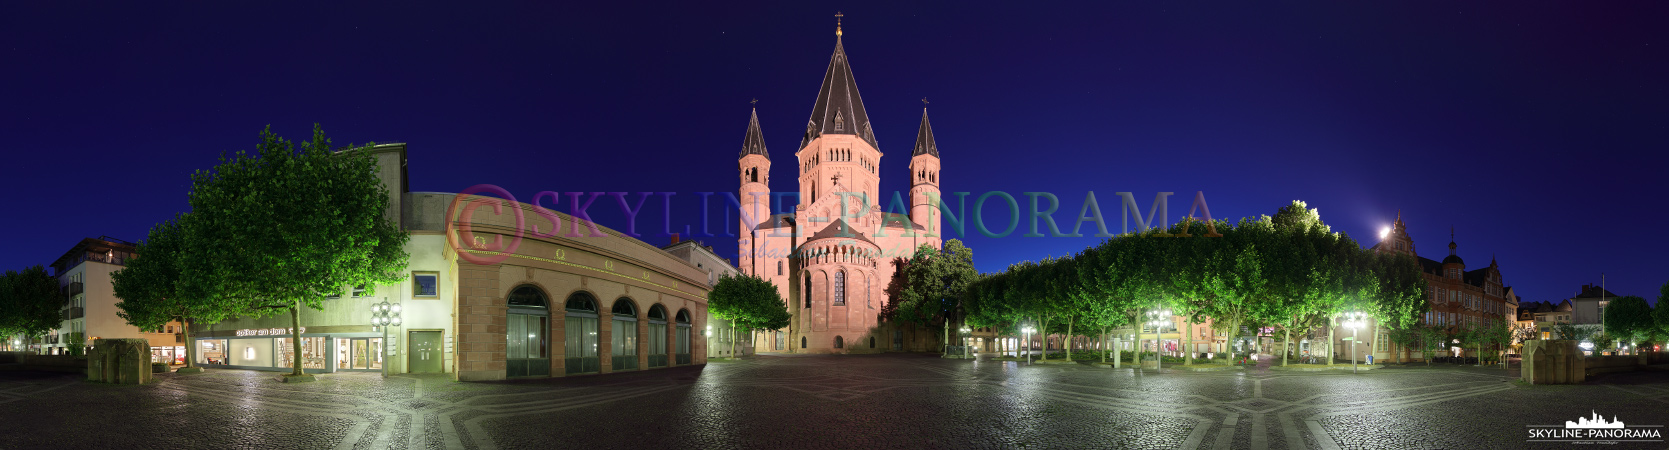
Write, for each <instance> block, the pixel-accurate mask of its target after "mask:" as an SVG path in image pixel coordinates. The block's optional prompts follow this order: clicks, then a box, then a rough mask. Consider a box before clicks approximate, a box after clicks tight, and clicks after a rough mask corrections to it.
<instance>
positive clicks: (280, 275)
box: [178, 126, 409, 376]
mask: <svg viewBox="0 0 1669 450" xmlns="http://www.w3.org/2000/svg"><path fill="white" fill-rule="evenodd" d="M375 171H376V161H375V159H374V158H373V157H372V156H371V154H370V152H369V146H366V147H358V148H349V149H345V150H341V151H336V150H334V149H332V148H331V144H330V140H329V139H328V138H326V137H325V134H324V131H322V130H320V129H319V128H318V127H317V126H314V129H313V140H312V141H308V142H303V143H301V144H300V145H299V146H297V145H295V144H293V143H291V142H290V141H288V140H285V139H282V138H280V137H278V136H277V135H274V134H272V132H271V131H270V130H262V131H261V142H260V145H259V146H258V147H257V148H256V151H255V152H254V154H249V153H245V152H241V151H240V152H238V153H236V154H235V155H233V156H232V157H231V158H230V159H228V158H226V157H224V156H223V157H221V160H220V164H219V165H216V166H215V167H214V168H213V169H211V170H206V171H198V172H197V173H195V174H193V175H192V176H191V181H192V186H191V192H190V196H189V199H190V203H191V214H190V216H189V219H188V220H186V221H185V222H184V224H183V225H184V235H185V237H186V238H185V242H184V248H185V254H186V257H184V258H180V259H179V261H180V262H181V263H182V264H181V273H182V274H183V275H182V277H181V281H180V286H179V288H180V290H179V294H178V295H179V296H181V297H186V298H196V299H211V300H209V301H211V302H212V303H214V304H216V305H218V306H220V307H221V308H223V311H224V312H225V313H226V314H228V315H229V316H257V317H259V316H265V315H270V314H274V313H278V312H284V311H288V312H289V314H290V323H291V329H290V335H291V336H300V334H298V333H297V331H299V328H300V327H301V308H303V307H306V308H313V309H323V302H324V298H325V297H326V296H328V295H335V294H338V293H340V292H342V290H343V289H344V287H346V286H364V287H365V288H366V290H367V292H368V293H370V294H374V293H375V289H376V286H377V285H379V284H392V283H397V282H399V281H401V280H403V279H405V267H406V261H407V259H408V257H409V256H408V255H407V254H406V251H405V244H406V241H407V240H408V239H409V236H407V234H406V232H405V231H404V230H402V229H401V228H400V227H399V226H397V224H396V222H395V221H396V220H397V218H389V217H385V211H386V210H387V209H388V202H389V196H390V194H389V191H388V188H387V187H385V186H384V185H383V184H382V181H381V180H379V179H378V178H377V176H376V172H375ZM368 295H369V294H368ZM291 342H292V343H293V344H294V346H295V348H294V352H295V353H294V354H296V355H300V354H301V340H300V339H291ZM292 359H293V362H294V364H293V367H292V369H293V371H292V376H299V375H301V374H302V370H301V364H302V361H301V358H292Z"/></svg>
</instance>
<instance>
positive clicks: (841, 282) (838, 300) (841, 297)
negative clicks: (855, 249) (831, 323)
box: [830, 270, 846, 305]
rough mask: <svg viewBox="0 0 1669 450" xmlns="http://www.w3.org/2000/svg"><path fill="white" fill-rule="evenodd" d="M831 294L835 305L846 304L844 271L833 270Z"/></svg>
mask: <svg viewBox="0 0 1669 450" xmlns="http://www.w3.org/2000/svg"><path fill="white" fill-rule="evenodd" d="M833 294H834V295H831V296H830V297H832V298H834V304H835V305H845V304H846V271H844V270H842V271H838V272H835V277H834V292H833Z"/></svg>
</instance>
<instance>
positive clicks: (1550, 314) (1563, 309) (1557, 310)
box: [1518, 300, 1571, 339]
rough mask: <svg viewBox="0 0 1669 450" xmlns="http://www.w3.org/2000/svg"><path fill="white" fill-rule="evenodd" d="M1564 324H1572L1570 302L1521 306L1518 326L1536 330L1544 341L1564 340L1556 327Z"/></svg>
mask: <svg viewBox="0 0 1669 450" xmlns="http://www.w3.org/2000/svg"><path fill="white" fill-rule="evenodd" d="M1562 323H1571V302H1570V300H1565V301H1561V302H1558V303H1553V302H1529V303H1524V304H1521V305H1519V309H1518V325H1519V326H1520V327H1524V326H1528V327H1531V328H1533V329H1535V330H1536V332H1537V333H1538V334H1539V335H1540V336H1541V338H1542V339H1562V338H1561V337H1560V336H1559V335H1558V334H1559V333H1558V330H1557V329H1555V327H1556V326H1557V325H1559V324H1562Z"/></svg>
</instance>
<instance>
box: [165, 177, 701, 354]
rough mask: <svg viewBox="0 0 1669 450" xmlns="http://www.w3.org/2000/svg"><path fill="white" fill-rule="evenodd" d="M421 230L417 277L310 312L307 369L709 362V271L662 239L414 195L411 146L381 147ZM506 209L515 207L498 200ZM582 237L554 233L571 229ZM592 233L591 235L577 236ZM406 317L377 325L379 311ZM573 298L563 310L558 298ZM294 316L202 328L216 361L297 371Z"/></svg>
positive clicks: (408, 214) (410, 217) (392, 212)
mask: <svg viewBox="0 0 1669 450" xmlns="http://www.w3.org/2000/svg"><path fill="white" fill-rule="evenodd" d="M373 153H374V154H375V156H376V158H377V160H378V166H379V177H381V178H382V180H383V182H384V184H385V185H386V186H387V187H388V188H389V192H390V193H391V194H392V195H394V196H395V197H396V198H393V199H391V201H390V204H389V210H388V211H386V215H387V217H389V219H390V220H395V221H397V222H398V223H399V224H400V225H401V226H402V227H403V228H405V229H406V230H407V231H408V232H409V233H410V234H411V240H410V241H409V242H408V243H407V247H406V251H407V252H408V253H410V255H411V258H410V261H409V265H408V268H407V269H408V272H407V275H408V278H407V280H406V281H405V282H403V283H400V284H396V285H389V286H377V287H376V288H375V289H374V290H360V289H355V288H353V287H349V286H345V287H343V291H342V294H341V295H340V296H339V297H336V298H330V299H328V300H326V301H325V302H324V304H325V308H324V310H322V311H314V310H308V309H304V310H303V311H302V314H301V325H302V330H301V336H300V337H301V338H302V344H303V345H302V347H303V349H302V352H301V353H302V354H301V355H299V357H300V358H301V360H302V364H303V367H304V369H305V370H307V371H308V372H342V371H387V372H390V373H425V372H427V373H448V374H451V376H452V378H453V379H455V380H460V381H475V380H502V379H506V378H528V377H550V376H565V375H574V374H589V373H611V372H619V371H627V370H643V369H654V368H661V367H671V366H684V365H699V364H705V363H706V355H705V352H704V350H705V342H704V341H703V340H702V339H700V335H699V331H696V330H701V329H703V327H705V326H706V325H707V321H706V318H707V310H706V297H707V293H708V290H709V284H708V281H707V279H708V278H707V277H708V275H707V274H706V273H705V272H703V271H702V270H700V269H699V268H697V267H695V265H694V264H691V263H689V262H686V261H684V260H682V259H679V258H678V257H676V256H673V255H672V254H669V253H667V252H665V251H662V250H661V249H659V248H656V247H655V246H653V245H650V244H648V243H645V242H643V241H639V240H637V239H633V238H631V237H627V236H625V235H622V234H621V233H619V232H617V231H614V230H611V229H608V228H606V227H602V226H600V225H596V224H592V223H589V222H585V221H582V220H579V219H576V218H574V217H572V216H569V215H566V214H562V213H556V212H552V211H549V210H545V209H543V208H535V207H533V206H532V205H529V204H525V203H519V202H510V201H505V200H500V199H497V198H490V197H477V196H468V195H461V194H453V193H428V192H410V191H409V189H407V186H408V184H407V181H406V170H405V168H406V149H405V145H404V144H388V145H381V146H378V147H376V148H374V149H373ZM495 207H502V209H498V210H495ZM559 225H560V226H562V227H564V228H568V229H569V230H575V231H576V232H575V233H572V234H567V233H551V234H546V233H544V232H541V231H540V230H546V231H549V230H557V229H559V228H557V227H558V226H559ZM579 230H584V231H585V232H584V233H580V232H577V231H579ZM384 302H387V303H388V304H389V305H390V306H391V307H392V306H393V305H398V306H399V308H398V312H399V315H400V317H401V319H402V320H401V323H400V324H399V325H397V326H388V327H372V326H371V318H372V307H373V305H380V304H382V303H384ZM557 306H562V308H557ZM289 322H290V319H289V318H288V317H287V316H283V315H280V316H274V317H264V318H251V317H243V318H237V319H232V320H228V321H224V322H221V323H217V324H212V325H201V326H198V327H197V331H200V332H194V335H195V336H194V343H193V344H194V345H197V346H198V347H199V349H200V350H202V351H201V352H200V354H199V356H198V358H200V362H203V363H204V364H206V365H207V366H208V367H230V368H246V369H265V370H287V367H288V366H289V364H290V363H291V362H292V361H294V359H292V358H295V357H296V355H294V354H293V351H291V350H289V349H290V348H291V347H292V346H291V345H288V344H290V343H291V341H290V340H289V339H290V338H291V337H292V336H290V335H289V333H290V331H289V329H288V328H287V327H289V325H290V323H289Z"/></svg>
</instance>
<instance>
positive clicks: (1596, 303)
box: [1565, 284, 1617, 325]
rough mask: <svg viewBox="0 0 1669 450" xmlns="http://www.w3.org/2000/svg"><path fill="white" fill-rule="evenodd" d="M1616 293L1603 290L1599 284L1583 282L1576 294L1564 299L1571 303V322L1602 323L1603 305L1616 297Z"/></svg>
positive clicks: (1580, 323)
mask: <svg viewBox="0 0 1669 450" xmlns="http://www.w3.org/2000/svg"><path fill="white" fill-rule="evenodd" d="M1616 298H1617V294H1614V293H1612V292H1611V291H1607V290H1605V288H1603V287H1600V286H1595V285H1592V284H1584V285H1582V288H1581V289H1577V290H1576V295H1574V296H1572V297H1571V298H1569V299H1566V300H1565V301H1567V302H1570V304H1571V310H1570V312H1571V318H1570V319H1571V323H1573V324H1576V325H1603V324H1604V322H1605V320H1604V317H1605V306H1606V305H1607V304H1609V303H1611V300H1613V299H1616Z"/></svg>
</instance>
